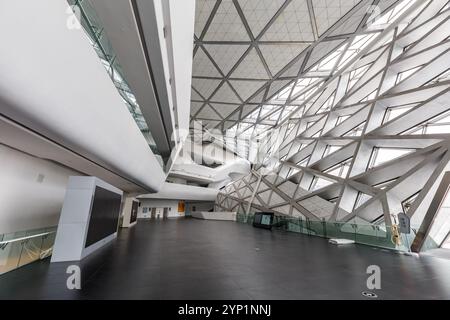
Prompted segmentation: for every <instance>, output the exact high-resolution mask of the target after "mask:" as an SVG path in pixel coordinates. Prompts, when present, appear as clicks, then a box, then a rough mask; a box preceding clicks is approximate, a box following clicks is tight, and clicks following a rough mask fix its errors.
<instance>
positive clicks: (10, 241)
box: [0, 227, 56, 275]
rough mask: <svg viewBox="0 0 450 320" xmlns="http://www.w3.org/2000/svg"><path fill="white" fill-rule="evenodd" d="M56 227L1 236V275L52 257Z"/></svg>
mask: <svg viewBox="0 0 450 320" xmlns="http://www.w3.org/2000/svg"><path fill="white" fill-rule="evenodd" d="M55 236H56V227H50V228H41V229H34V230H29V231H20V232H14V233H7V234H0V275H1V274H3V273H5V272H8V271H11V270H14V269H17V268H19V267H22V266H24V265H26V264H29V263H31V262H34V261H37V260H40V259H43V258H46V257H48V256H50V255H51V252H52V248H53V244H54V242H55Z"/></svg>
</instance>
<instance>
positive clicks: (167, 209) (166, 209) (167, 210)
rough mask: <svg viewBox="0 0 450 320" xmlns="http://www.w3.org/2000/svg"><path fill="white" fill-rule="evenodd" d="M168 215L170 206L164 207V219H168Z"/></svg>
mask: <svg viewBox="0 0 450 320" xmlns="http://www.w3.org/2000/svg"><path fill="white" fill-rule="evenodd" d="M168 217H169V208H164V211H163V219H167V218H168Z"/></svg>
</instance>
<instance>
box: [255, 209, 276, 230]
mask: <svg viewBox="0 0 450 320" xmlns="http://www.w3.org/2000/svg"><path fill="white" fill-rule="evenodd" d="M272 224H273V212H257V213H255V216H254V219H253V226H254V227H256V228H264V229H272Z"/></svg>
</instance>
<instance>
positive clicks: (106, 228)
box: [84, 187, 122, 248]
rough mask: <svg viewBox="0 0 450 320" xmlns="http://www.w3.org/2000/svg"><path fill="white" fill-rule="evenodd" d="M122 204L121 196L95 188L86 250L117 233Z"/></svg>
mask: <svg viewBox="0 0 450 320" xmlns="http://www.w3.org/2000/svg"><path fill="white" fill-rule="evenodd" d="M121 202H122V196H121V195H120V194H117V193H115V192H112V191H109V190H106V189H104V188H101V187H96V188H95V194H94V201H93V203H92V209H91V218H90V220H89V226H88V233H87V237H86V243H85V245H84V247H85V248H87V247H89V246H90V245H92V244H94V243H96V242H98V241H100V240H102V239H104V238H106V237H107V236H109V235H111V234H113V233H114V232H116V231H117V224H118V221H119V214H120V205H121Z"/></svg>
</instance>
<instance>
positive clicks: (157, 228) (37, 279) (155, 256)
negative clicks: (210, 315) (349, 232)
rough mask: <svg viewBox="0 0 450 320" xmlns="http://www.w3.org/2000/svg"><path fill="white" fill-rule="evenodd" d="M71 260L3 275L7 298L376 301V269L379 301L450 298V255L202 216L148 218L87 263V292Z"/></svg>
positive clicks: (1, 295)
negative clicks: (75, 279) (70, 272)
mask: <svg viewBox="0 0 450 320" xmlns="http://www.w3.org/2000/svg"><path fill="white" fill-rule="evenodd" d="M70 264H73V262H70V263H57V264H50V262H49V261H48V260H43V261H39V262H36V263H32V264H29V265H28V266H25V267H23V268H20V269H18V270H17V271H15V272H10V273H8V274H5V275H4V276H3V277H2V278H0V299H152V300H153V299H157V300H161V299H176V300H210V299H214V300H216V299H219V300H222V299H224V300H278V299H281V300H297V299H308V300H310V299H339V300H362V299H367V298H366V297H364V296H363V295H362V292H364V291H367V287H366V280H367V273H366V268H367V266H369V265H372V264H377V265H379V266H380V268H381V270H383V272H382V287H381V289H380V290H377V292H376V293H377V295H378V298H379V299H392V300H406V299H414V300H415V299H448V298H449V297H450V276H449V271H448V270H450V261H449V260H445V259H439V258H435V257H422V258H421V259H417V258H412V257H409V256H405V255H399V254H396V253H392V252H390V251H386V250H380V249H376V248H371V247H368V246H352V247H335V246H330V245H329V244H328V242H327V241H326V239H323V238H319V237H309V236H307V235H297V234H294V233H290V232H283V231H273V232H265V230H260V229H255V228H253V227H252V226H249V225H246V224H236V223H233V222H223V221H198V220H194V219H181V220H180V219H178V220H171V219H169V220H161V221H145V222H139V223H138V225H137V226H136V227H135V228H132V229H129V230H122V231H121V232H120V234H119V236H118V238H117V241H115V242H114V243H113V244H110V245H109V246H108V247H106V248H104V250H103V251H101V252H100V253H96V254H94V255H93V256H90V257H88V258H86V260H83V261H82V262H81V263H80V266H81V270H82V273H83V274H86V276H85V277H84V278H83V281H82V284H81V285H82V289H81V290H74V291H70V290H67V288H66V278H67V274H66V268H67V266H68V265H70Z"/></svg>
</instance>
